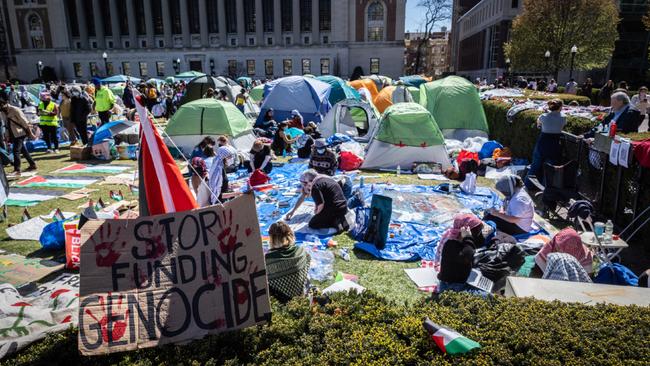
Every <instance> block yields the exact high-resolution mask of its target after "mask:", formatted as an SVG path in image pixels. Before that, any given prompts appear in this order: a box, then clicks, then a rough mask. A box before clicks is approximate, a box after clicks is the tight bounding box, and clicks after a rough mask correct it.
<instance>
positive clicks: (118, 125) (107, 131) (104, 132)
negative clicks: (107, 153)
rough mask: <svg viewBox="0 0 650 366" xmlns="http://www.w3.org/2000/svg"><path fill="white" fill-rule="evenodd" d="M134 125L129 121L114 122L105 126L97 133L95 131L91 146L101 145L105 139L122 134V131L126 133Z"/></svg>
mask: <svg viewBox="0 0 650 366" xmlns="http://www.w3.org/2000/svg"><path fill="white" fill-rule="evenodd" d="M133 125H134V123H133V122H131V121H127V120H120V121H113V122H109V123H106V124H103V125H102V126H101V127H99V128H98V129H97V131H95V134H94V135H93V140H92V144H91V145H96V144H99V143H101V142H102V141H104V140H105V139H111V138H113V136H114V135H116V134H118V133H120V131H124V130H126V129H127V128H129V127H131V126H133Z"/></svg>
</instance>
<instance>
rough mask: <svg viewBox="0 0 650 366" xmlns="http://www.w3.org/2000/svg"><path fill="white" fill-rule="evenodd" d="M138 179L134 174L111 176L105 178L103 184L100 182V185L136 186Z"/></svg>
mask: <svg viewBox="0 0 650 366" xmlns="http://www.w3.org/2000/svg"><path fill="white" fill-rule="evenodd" d="M137 179H138V177H137V174H133V173H122V174H117V175H109V176H108V177H106V178H104V180H103V181H102V182H99V185H107V184H124V185H131V184H135V181H136V180H137Z"/></svg>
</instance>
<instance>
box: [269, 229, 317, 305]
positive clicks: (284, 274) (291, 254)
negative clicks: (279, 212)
mask: <svg viewBox="0 0 650 366" xmlns="http://www.w3.org/2000/svg"><path fill="white" fill-rule="evenodd" d="M269 246H270V250H269V252H268V253H266V254H265V255H264V259H265V262H266V274H267V276H268V279H269V289H270V291H269V292H270V293H271V295H272V296H273V297H275V298H276V299H278V300H279V301H280V302H287V301H289V300H291V299H292V298H293V297H296V296H302V295H304V294H305V289H306V288H307V286H306V285H307V281H308V277H307V275H308V273H309V263H310V258H309V254H307V252H306V251H305V250H304V249H303V248H301V247H297V246H296V237H295V235H294V233H293V230H291V228H290V227H289V225H287V224H286V223H285V222H282V221H278V222H276V223H273V224H272V225H271V227H270V228H269Z"/></svg>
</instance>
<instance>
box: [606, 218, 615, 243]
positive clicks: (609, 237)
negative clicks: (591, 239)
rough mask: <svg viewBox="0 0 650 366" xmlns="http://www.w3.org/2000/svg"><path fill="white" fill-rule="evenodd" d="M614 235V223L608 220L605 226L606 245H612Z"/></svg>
mask: <svg viewBox="0 0 650 366" xmlns="http://www.w3.org/2000/svg"><path fill="white" fill-rule="evenodd" d="M613 233H614V223H612V220H607V223H606V224H605V240H604V242H605V244H611V243H612V234H613Z"/></svg>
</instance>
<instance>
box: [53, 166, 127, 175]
mask: <svg viewBox="0 0 650 366" xmlns="http://www.w3.org/2000/svg"><path fill="white" fill-rule="evenodd" d="M131 168H132V167H131V166H124V165H86V164H72V165H68V166H67V167H65V168H61V169H58V170H55V171H54V173H63V174H85V173H105V174H117V173H122V172H123V171H125V170H128V169H131Z"/></svg>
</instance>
